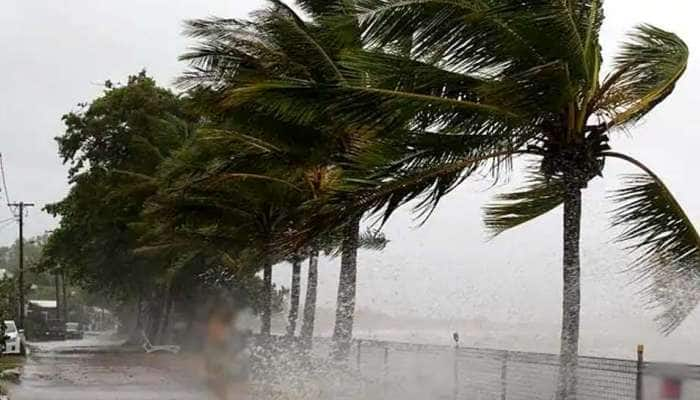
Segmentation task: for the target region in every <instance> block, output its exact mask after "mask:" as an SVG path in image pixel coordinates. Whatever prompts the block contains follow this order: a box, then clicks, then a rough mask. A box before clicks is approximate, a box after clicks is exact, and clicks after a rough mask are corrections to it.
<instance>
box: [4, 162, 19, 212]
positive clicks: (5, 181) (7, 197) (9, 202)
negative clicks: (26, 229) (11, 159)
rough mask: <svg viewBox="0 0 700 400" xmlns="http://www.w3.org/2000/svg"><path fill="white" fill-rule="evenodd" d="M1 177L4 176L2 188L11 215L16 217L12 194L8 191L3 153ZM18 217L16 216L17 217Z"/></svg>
mask: <svg viewBox="0 0 700 400" xmlns="http://www.w3.org/2000/svg"><path fill="white" fill-rule="evenodd" d="M0 176H2V188H3V190H4V191H5V200H7V207H8V208H9V209H10V214H12V215H15V212H14V210H13V209H12V206H11V205H10V204H11V203H12V200H10V192H9V191H8V190H7V177H6V176H5V163H4V162H3V157H2V153H0ZM15 217H16V215H15Z"/></svg>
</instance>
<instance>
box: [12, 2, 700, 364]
mask: <svg viewBox="0 0 700 400" xmlns="http://www.w3.org/2000/svg"><path fill="white" fill-rule="evenodd" d="M262 4H263V2H262V1H258V0H210V1H200V0H179V1H178V0H121V1H113V0H92V1H85V0H60V1H59V0H54V1H46V0H5V1H3V7H2V12H0V48H2V49H3V51H2V56H1V57H2V62H0V77H1V78H0V79H1V82H2V90H1V91H0V151H1V152H2V153H3V155H4V158H5V163H6V167H7V172H8V183H9V189H10V196H11V197H12V199H13V200H24V201H34V202H36V203H37V204H38V205H39V206H43V205H44V204H45V203H48V202H52V201H55V200H58V199H60V198H61V197H62V196H63V195H64V194H65V192H66V190H67V184H66V179H65V168H64V167H63V166H62V165H61V163H60V160H58V158H57V156H56V146H55V144H54V142H53V140H52V138H53V137H54V136H56V135H58V134H60V133H61V130H62V124H61V121H60V116H61V115H62V114H63V113H65V112H67V111H69V110H71V109H72V108H73V107H74V106H75V104H77V103H78V102H81V101H89V100H91V99H92V98H94V97H95V96H97V95H98V94H99V92H100V90H101V89H100V87H99V83H100V82H103V81H104V80H106V79H112V80H114V81H120V80H122V81H123V80H124V79H125V77H126V76H127V75H128V74H131V73H135V72H137V71H138V70H140V69H141V68H146V69H147V70H148V72H149V73H150V74H151V75H153V76H155V78H156V79H157V80H158V82H159V83H160V84H168V83H170V82H172V80H173V79H174V78H175V77H176V76H177V75H178V74H179V73H180V72H181V71H182V69H183V65H182V64H181V63H179V62H178V61H177V56H178V55H179V54H181V53H182V51H183V50H184V49H185V48H186V46H187V41H186V40H185V39H184V38H183V37H182V35H181V34H180V33H181V27H182V21H183V20H184V19H187V18H194V17H204V16H208V15H217V16H229V17H242V16H244V15H246V14H247V13H248V12H249V11H251V10H252V9H253V8H255V7H258V6H260V5H262ZM697 7H698V6H697V5H695V2H694V1H692V0H676V1H673V2H668V1H667V2H660V1H658V0H655V1H652V0H609V1H607V2H606V14H607V20H606V24H605V29H604V35H603V45H604V48H605V54H606V57H607V59H608V60H609V59H610V55H611V54H614V50H615V49H616V46H617V44H618V43H619V41H620V40H621V39H622V38H623V34H624V32H626V31H627V30H629V29H630V28H631V27H633V26H634V25H635V24H638V23H641V22H649V23H653V24H656V25H659V26H661V27H663V28H666V29H669V30H672V31H674V32H676V33H678V34H679V35H681V36H682V37H683V38H684V39H685V40H686V41H687V42H688V44H689V46H690V48H691V59H690V67H689V70H688V72H687V73H686V76H685V77H684V78H683V80H682V81H681V83H680V84H679V86H678V88H677V90H676V92H675V93H674V95H673V96H671V97H670V98H669V99H668V100H667V101H666V102H664V104H663V105H662V106H660V107H659V108H657V109H656V110H655V111H654V112H653V113H652V115H651V116H650V117H649V118H647V119H646V120H645V121H643V122H642V123H641V124H640V125H639V126H638V127H637V128H635V129H633V130H632V131H631V135H629V136H626V135H624V134H619V135H617V136H616V137H614V140H613V146H614V147H616V149H618V150H623V151H626V152H628V153H630V154H632V155H634V156H636V157H638V158H640V159H642V160H644V161H645V162H647V163H648V164H649V166H650V167H652V168H653V169H654V170H656V171H657V172H658V173H659V175H660V176H661V177H663V178H664V179H666V181H667V183H668V185H669V187H670V188H671V189H672V190H673V191H674V193H675V194H676V195H677V197H678V199H679V200H680V202H681V204H682V205H683V206H684V207H685V208H686V210H687V211H688V213H689V214H690V216H691V218H692V219H693V221H695V222H696V223H697V224H700V190H698V186H697V184H696V182H697V180H696V179H693V176H692V175H691V171H692V170H691V168H692V167H695V168H697V166H696V165H697V164H694V163H692V162H697V158H696V157H697V149H698V148H700V137H699V136H698V128H697V127H698V126H700V112H699V111H698V106H700V101H699V100H700V98H699V97H700V94H698V91H697V88H698V87H700V58H698V56H697V55H696V53H695V52H694V51H693V50H695V49H697V48H698V47H700V25H698V23H697V18H696V16H697V11H698V10H697ZM691 166H692V167H691ZM619 172H633V170H632V169H630V168H628V167H626V166H621V165H620V164H618V163H615V164H611V165H610V167H609V168H608V169H607V175H606V178H605V181H603V180H600V179H598V180H596V181H595V182H593V184H592V185H591V187H590V189H589V190H587V191H586V194H585V202H586V203H585V207H584V212H585V218H586V219H585V221H584V226H583V250H582V255H583V266H584V282H583V284H584V287H583V314H582V316H583V327H584V335H583V342H584V348H585V346H586V343H587V342H586V341H587V340H589V341H592V340H593V339H591V338H592V337H589V336H586V334H585V330H586V327H591V326H598V325H597V324H598V323H600V321H605V320H615V319H617V320H620V319H622V318H624V317H625V316H630V315H631V314H635V315H637V317H638V318H637V317H632V316H630V318H632V319H635V320H636V321H638V322H639V329H642V328H648V327H649V326H650V322H649V321H650V319H651V315H652V314H650V313H648V312H642V311H640V304H641V301H640V300H639V298H638V297H636V296H635V295H634V290H635V289H634V288H633V287H628V286H626V283H627V282H628V281H629V276H627V275H624V274H621V273H620V271H621V270H622V268H623V266H624V264H625V257H624V255H623V254H622V253H620V252H619V251H618V250H616V249H615V246H614V245H613V244H610V243H609V239H610V236H611V235H610V233H609V232H607V230H606V224H605V211H606V209H607V208H608V203H607V202H606V201H605V189H606V187H608V188H609V187H614V186H615V178H616V175H617V173H619ZM475 189H479V190H475ZM481 189H482V188H479V187H474V186H465V187H464V188H462V189H460V190H458V191H456V192H455V193H454V194H452V195H451V196H449V197H448V198H447V199H446V200H445V201H444V202H443V203H442V205H441V206H440V207H439V209H438V211H437V212H436V214H435V215H434V217H433V218H432V219H431V220H430V221H429V222H428V224H427V225H425V226H424V227H422V228H420V229H413V228H410V227H412V226H415V224H414V223H413V222H411V219H410V217H409V216H408V215H407V213H405V212H401V213H399V214H398V215H397V216H396V217H395V218H394V219H393V220H392V221H391V222H390V224H389V225H388V226H387V228H386V232H387V234H388V236H389V238H390V239H391V240H392V243H391V244H390V246H389V248H388V249H387V250H386V251H385V252H383V253H381V254H373V253H363V254H361V258H360V272H359V289H358V290H359V299H358V302H359V307H360V308H363V307H371V308H376V309H381V310H384V311H387V312H391V313H397V314H398V313H400V314H434V315H436V316H439V317H442V318H470V317H476V316H479V315H488V316H489V317H490V318H493V319H496V320H499V319H500V320H516V321H524V322H528V321H541V322H552V323H554V324H557V323H558V321H559V319H560V297H561V294H560V291H561V284H560V269H561V267H560V256H561V250H560V248H561V241H560V235H561V234H560V230H561V229H560V225H561V222H560V220H559V219H560V212H553V213H551V214H550V215H547V216H546V217H544V218H541V219H540V220H538V221H536V222H534V223H532V224H530V225H528V226H525V227H522V228H519V229H516V230H514V231H513V232H509V233H507V234H505V235H503V237H500V238H498V239H496V240H493V241H490V242H486V237H485V235H484V232H483V229H482V224H481V220H480V212H481V211H480V205H482V204H483V203H484V202H485V201H486V200H487V199H488V198H489V197H490V195H491V194H493V193H494V192H493V191H491V192H489V193H484V192H483V190H481ZM2 203H4V201H3V202H2ZM8 216H9V211H8V210H7V209H6V208H4V207H0V220H2V219H4V218H7V217H8ZM53 226H55V221H53V220H52V219H51V218H50V217H49V216H47V215H45V214H43V213H42V212H40V207H37V208H36V209H33V210H32V211H31V212H30V216H29V218H28V222H27V232H28V235H33V234H38V233H41V232H43V231H45V230H47V229H51V228H52V227H53ZM15 235H16V230H15V227H14V226H13V227H7V228H5V229H3V230H2V231H0V244H5V243H9V242H10V241H12V240H14V238H15ZM337 264H338V261H337V260H336V261H328V260H324V262H323V263H322V267H323V270H322V276H321V299H320V300H321V302H322V304H323V305H325V306H329V307H330V306H333V304H334V296H335V293H334V290H335V285H336V282H337ZM287 269H288V268H287V267H283V269H282V268H280V271H278V272H277V273H276V275H275V277H276V280H278V281H280V282H282V283H285V284H286V282H287V281H288V276H289V274H288V272H287V271H286V270H287ZM624 320H625V321H627V320H628V319H624ZM698 326H700V312H698V313H696V315H695V316H693V318H691V320H690V321H688V323H686V324H685V325H684V326H683V327H681V328H680V329H679V330H678V331H677V332H676V333H675V334H674V336H673V337H671V338H669V339H667V340H666V341H660V338H659V337H658V336H654V334H651V333H648V334H647V335H649V338H650V339H647V340H659V343H660V344H659V346H661V347H663V346H666V345H669V346H670V345H672V344H674V343H675V344H679V343H681V342H683V340H686V338H687V337H689V335H691V334H692V332H693V331H695V332H697V328H698ZM612 329H613V328H611V330H612ZM630 329H631V331H630V332H634V331H635V330H636V329H637V327H632V328H630ZM551 331H552V332H553V333H552V332H549V331H547V332H546V333H543V334H546V335H550V334H556V329H552V330H551ZM652 337H653V338H652ZM642 339H644V338H642V337H640V340H642ZM630 340H633V339H630ZM630 346H632V345H630ZM696 361H698V362H700V360H696Z"/></svg>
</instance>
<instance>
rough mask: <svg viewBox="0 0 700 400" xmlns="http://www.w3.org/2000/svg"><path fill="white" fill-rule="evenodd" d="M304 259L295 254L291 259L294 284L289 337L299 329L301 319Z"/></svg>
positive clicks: (288, 326) (288, 329) (288, 330)
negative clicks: (300, 299)
mask: <svg viewBox="0 0 700 400" xmlns="http://www.w3.org/2000/svg"><path fill="white" fill-rule="evenodd" d="M302 261H303V259H302V258H301V257H300V256H299V255H298V254H295V255H293V256H292V258H291V259H290V263H291V264H292V284H291V286H290V295H289V318H288V320H289V323H288V324H287V336H289V337H292V336H294V333H295V332H296V329H297V318H298V317H299V297H300V292H301V262H302Z"/></svg>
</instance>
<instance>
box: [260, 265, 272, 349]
mask: <svg viewBox="0 0 700 400" xmlns="http://www.w3.org/2000/svg"><path fill="white" fill-rule="evenodd" d="M262 308H263V309H262V326H261V327H260V334H261V335H263V336H270V330H271V328H272V263H270V262H269V261H267V260H265V265H264V266H263V307H262Z"/></svg>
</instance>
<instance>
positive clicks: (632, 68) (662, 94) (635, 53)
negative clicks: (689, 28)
mask: <svg viewBox="0 0 700 400" xmlns="http://www.w3.org/2000/svg"><path fill="white" fill-rule="evenodd" d="M687 64H688V47H687V45H686V44H685V43H684V42H683V40H681V39H680V38H679V37H678V36H676V35H675V34H673V33H671V32H667V31H664V30H662V29H659V28H656V27H654V26H652V25H641V26H639V27H637V28H636V29H635V31H634V32H632V34H631V35H630V41H629V42H627V43H625V44H624V45H623V47H622V53H621V54H620V55H619V56H618V57H617V58H616V60H615V70H614V71H613V72H612V73H611V75H610V77H609V78H608V79H607V80H606V81H605V82H604V83H603V85H602V87H601V93H599V94H598V95H597V97H598V99H599V100H598V102H597V104H596V105H595V108H596V110H595V111H597V112H598V113H599V114H601V115H602V116H604V117H606V118H608V119H609V125H611V126H624V125H625V124H627V123H630V122H632V123H633V122H636V121H638V120H639V119H641V118H642V117H644V116H645V115H646V114H647V113H649V112H650V111H651V110H652V109H654V107H656V106H657V105H658V104H659V103H661V102H662V101H663V100H664V99H665V98H666V97H667V96H668V95H670V94H671V92H673V89H674V88H675V86H676V83H677V82H678V80H679V79H680V78H681V77H682V76H683V73H684V72H685V70H686V67H687Z"/></svg>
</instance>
